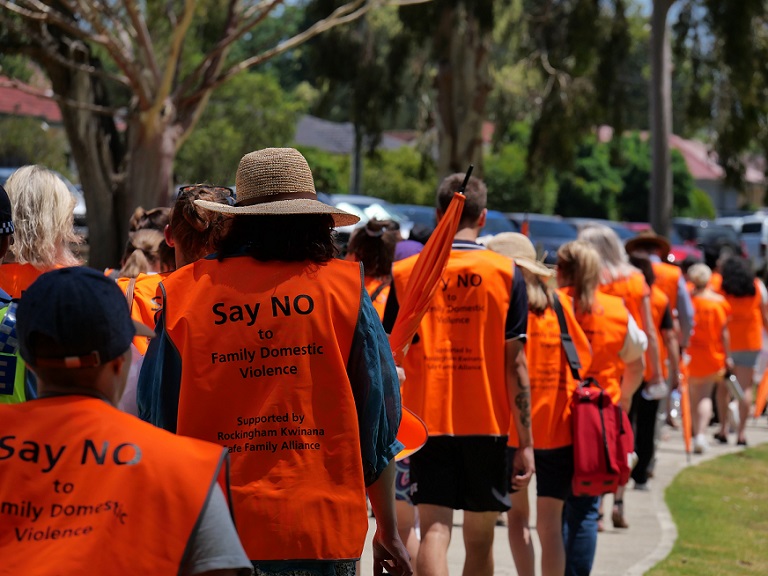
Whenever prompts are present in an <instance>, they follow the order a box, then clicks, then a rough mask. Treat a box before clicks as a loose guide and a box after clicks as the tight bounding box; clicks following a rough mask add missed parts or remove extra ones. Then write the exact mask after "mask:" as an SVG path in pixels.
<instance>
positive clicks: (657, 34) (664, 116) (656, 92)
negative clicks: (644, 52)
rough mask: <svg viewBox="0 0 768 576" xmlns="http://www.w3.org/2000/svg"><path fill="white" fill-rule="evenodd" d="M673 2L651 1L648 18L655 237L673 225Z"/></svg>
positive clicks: (653, 225)
mask: <svg viewBox="0 0 768 576" xmlns="http://www.w3.org/2000/svg"><path fill="white" fill-rule="evenodd" d="M673 2H674V0H654V2H653V14H652V15H651V118H650V127H651V146H652V168H651V198H650V214H649V220H650V222H651V226H652V227H653V229H654V231H655V232H656V233H657V234H661V235H662V236H668V235H669V232H670V228H671V223H672V205H673V203H672V170H671V168H670V153H669V138H670V136H671V134H672V89H671V85H672V62H671V54H670V46H669V37H668V34H667V14H669V8H670V6H671V5H672V3H673Z"/></svg>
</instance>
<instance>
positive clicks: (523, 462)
mask: <svg viewBox="0 0 768 576" xmlns="http://www.w3.org/2000/svg"><path fill="white" fill-rule="evenodd" d="M535 471H536V465H535V464H534V461H533V448H532V447H531V446H528V447H526V448H518V449H517V450H515V459H514V461H513V462H512V490H518V491H519V490H524V489H526V488H527V487H528V484H529V483H530V482H531V477H533V473H534V472H535Z"/></svg>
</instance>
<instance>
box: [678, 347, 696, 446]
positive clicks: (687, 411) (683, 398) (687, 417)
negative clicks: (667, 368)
mask: <svg viewBox="0 0 768 576" xmlns="http://www.w3.org/2000/svg"><path fill="white" fill-rule="evenodd" d="M679 369H680V416H681V417H682V425H681V426H680V427H681V428H682V429H683V441H684V442H685V453H686V454H688V457H689V458H690V455H691V435H692V433H693V428H692V427H691V424H692V421H691V396H690V392H689V390H688V363H687V362H686V361H684V360H681V362H680V368H679Z"/></svg>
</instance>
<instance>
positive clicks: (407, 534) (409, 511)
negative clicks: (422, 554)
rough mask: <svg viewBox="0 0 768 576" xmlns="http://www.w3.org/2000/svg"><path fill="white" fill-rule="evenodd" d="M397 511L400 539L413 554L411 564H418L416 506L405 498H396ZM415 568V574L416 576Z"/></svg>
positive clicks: (409, 552)
mask: <svg viewBox="0 0 768 576" xmlns="http://www.w3.org/2000/svg"><path fill="white" fill-rule="evenodd" d="M395 513H396V514H397V531H398V533H399V534H400V540H402V541H403V543H404V544H405V548H406V549H407V550H408V554H410V555H411V565H412V566H414V567H415V566H416V559H417V558H418V556H419V538H418V536H417V535H416V523H415V517H416V508H414V507H413V506H412V505H411V504H408V502H406V501H404V500H395ZM416 573H417V572H416V570H415V568H414V571H413V576H416Z"/></svg>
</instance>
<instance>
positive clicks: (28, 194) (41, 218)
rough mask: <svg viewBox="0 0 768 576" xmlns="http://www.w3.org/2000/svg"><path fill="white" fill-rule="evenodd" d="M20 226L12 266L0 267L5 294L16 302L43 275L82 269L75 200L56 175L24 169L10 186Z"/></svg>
mask: <svg viewBox="0 0 768 576" xmlns="http://www.w3.org/2000/svg"><path fill="white" fill-rule="evenodd" d="M5 189H6V191H7V193H8V197H9V198H10V200H11V206H12V208H13V220H14V222H15V233H14V243H13V246H12V247H11V254H12V256H13V261H12V262H6V263H5V264H4V265H3V266H0V288H2V289H3V290H5V291H6V292H7V293H8V294H10V295H11V296H12V297H13V298H21V296H22V293H23V292H24V290H26V289H27V287H28V286H29V285H30V284H32V282H34V281H35V279H36V278H37V277H38V276H40V274H42V273H43V272H46V271H48V270H53V269H55V268H61V267H65V266H79V265H80V264H81V262H80V260H78V259H77V257H76V256H75V255H74V254H73V253H72V249H71V246H72V245H73V244H76V243H77V242H78V241H79V238H78V237H77V235H76V234H75V232H74V219H75V215H74V210H75V204H76V201H75V198H74V196H72V194H71V193H70V192H69V190H68V189H67V185H66V184H64V181H63V180H62V179H61V178H59V177H58V176H57V175H56V173H55V172H52V171H51V170H48V169H47V168H45V167H43V166H39V165H31V166H22V167H21V168H19V169H18V170H16V171H15V172H14V173H13V174H11V176H10V178H8V181H7V182H6V183H5Z"/></svg>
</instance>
